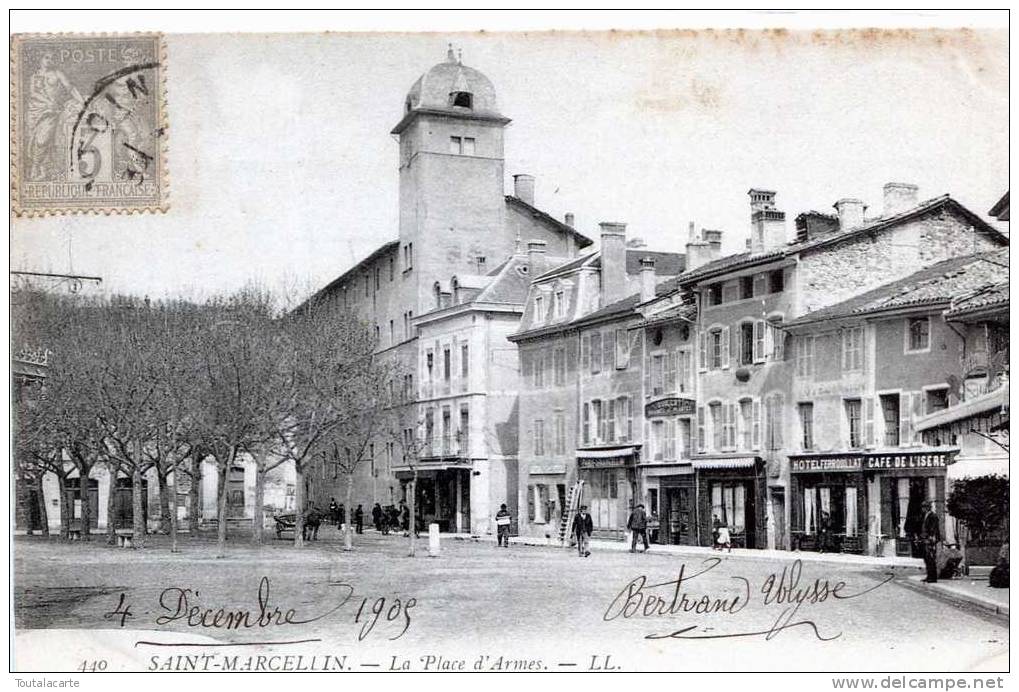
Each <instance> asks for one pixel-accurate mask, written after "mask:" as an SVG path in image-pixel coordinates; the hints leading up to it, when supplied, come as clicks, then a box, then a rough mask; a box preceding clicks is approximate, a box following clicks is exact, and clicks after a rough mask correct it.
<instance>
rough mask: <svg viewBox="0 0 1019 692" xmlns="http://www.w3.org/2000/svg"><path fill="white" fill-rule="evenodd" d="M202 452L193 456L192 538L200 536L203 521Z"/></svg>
mask: <svg viewBox="0 0 1019 692" xmlns="http://www.w3.org/2000/svg"><path fill="white" fill-rule="evenodd" d="M201 456H202V455H201V454H195V455H194V456H192V457H191V489H190V491H189V492H188V533H189V534H190V536H191V538H195V537H197V536H198V527H199V525H200V524H201V521H202V458H201Z"/></svg>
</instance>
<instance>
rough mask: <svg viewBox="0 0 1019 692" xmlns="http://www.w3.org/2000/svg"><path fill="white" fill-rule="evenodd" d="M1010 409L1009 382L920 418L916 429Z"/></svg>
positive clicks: (920, 429)
mask: <svg viewBox="0 0 1019 692" xmlns="http://www.w3.org/2000/svg"><path fill="white" fill-rule="evenodd" d="M1007 410H1008V384H1005V385H1003V386H1001V387H998V388H997V389H995V390H994V391H993V392H987V393H986V394H981V395H980V396H978V397H975V398H973V399H970V400H969V401H964V402H962V403H961V404H957V405H955V406H950V407H949V408H945V409H941V410H940V411H935V412H934V413H931V414H928V415H926V416H923V417H922V418H918V419H917V421H916V429H917V430H918V431H920V432H923V431H924V430H931V429H933V428H939V427H941V426H946V425H952V424H953V423H957V422H960V421H964V420H966V419H968V418H977V417H978V416H984V415H987V414H997V413H1003V412H1005V411H1007Z"/></svg>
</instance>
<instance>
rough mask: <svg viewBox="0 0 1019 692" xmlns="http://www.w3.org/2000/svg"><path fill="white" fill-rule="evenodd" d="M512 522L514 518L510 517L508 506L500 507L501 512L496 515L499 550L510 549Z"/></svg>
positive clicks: (497, 545)
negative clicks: (501, 548) (500, 548)
mask: <svg viewBox="0 0 1019 692" xmlns="http://www.w3.org/2000/svg"><path fill="white" fill-rule="evenodd" d="M512 521H513V518H512V517H511V516H510V513H509V510H508V509H506V505H500V506H499V511H498V512H496V513H495V528H496V531H497V535H496V538H497V540H498V541H499V542H498V543H496V547H497V548H498V547H503V548H508V547H509V534H510V523H511V522H512Z"/></svg>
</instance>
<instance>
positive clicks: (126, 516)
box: [113, 478, 149, 529]
mask: <svg viewBox="0 0 1019 692" xmlns="http://www.w3.org/2000/svg"><path fill="white" fill-rule="evenodd" d="M133 488H134V483H133V480H132V479H131V478H118V479H117V494H116V497H115V499H114V504H113V527H114V528H115V529H130V528H132V526H133V525H134V498H133V496H132V495H133V492H132V491H133ZM142 520H143V521H144V522H145V523H146V524H148V521H149V482H148V481H147V480H142Z"/></svg>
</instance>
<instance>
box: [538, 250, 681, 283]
mask: <svg viewBox="0 0 1019 692" xmlns="http://www.w3.org/2000/svg"><path fill="white" fill-rule="evenodd" d="M645 257H650V258H651V259H653V260H654V261H655V274H656V275H657V276H676V275H678V274H681V273H682V272H683V269H684V268H685V267H686V255H684V254H683V253H680V252H655V251H652V250H644V249H643V248H632V247H628V248H626V273H627V274H630V275H631V276H632V275H636V274H640V261H641V260H642V259H644V258H645ZM585 263H587V264H588V266H590V267H596V268H600V267H601V251H600V250H595V251H594V252H589V253H587V254H586V255H581V256H580V257H577V258H576V259H573V260H570V261H569V262H566V263H565V264H560V265H559V266H557V267H554V268H553V269H552V270H551V271H548V272H545V273H544V274H542V275H541V276H538V277H537V278H536V279H535V280H536V281H537V280H538V279H547V278H550V277H553V276H559V275H561V274H568V273H569V272H571V271H572V270H574V269H576V268H577V267H581V266H583V265H584V264H585Z"/></svg>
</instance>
